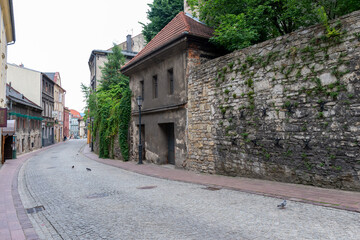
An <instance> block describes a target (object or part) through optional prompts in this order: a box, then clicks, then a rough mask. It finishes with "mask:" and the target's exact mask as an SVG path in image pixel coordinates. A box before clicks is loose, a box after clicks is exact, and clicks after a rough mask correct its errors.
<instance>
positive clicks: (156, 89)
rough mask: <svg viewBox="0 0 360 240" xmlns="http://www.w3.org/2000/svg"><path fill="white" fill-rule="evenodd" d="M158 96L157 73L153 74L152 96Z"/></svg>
mask: <svg viewBox="0 0 360 240" xmlns="http://www.w3.org/2000/svg"><path fill="white" fill-rule="evenodd" d="M157 97H158V79H157V75H155V76H153V98H157Z"/></svg>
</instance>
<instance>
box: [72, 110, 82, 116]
mask: <svg viewBox="0 0 360 240" xmlns="http://www.w3.org/2000/svg"><path fill="white" fill-rule="evenodd" d="M70 113H71V115H72V116H73V118H81V115H80V113H79V112H78V111H76V110H74V109H70Z"/></svg>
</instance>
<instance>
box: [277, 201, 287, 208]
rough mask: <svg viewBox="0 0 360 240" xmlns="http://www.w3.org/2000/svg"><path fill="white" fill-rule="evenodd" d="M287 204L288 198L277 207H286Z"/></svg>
mask: <svg viewBox="0 0 360 240" xmlns="http://www.w3.org/2000/svg"><path fill="white" fill-rule="evenodd" d="M285 206H286V200H284V201H283V202H282V203H280V204H279V205H277V207H278V208H281V209H283V208H285Z"/></svg>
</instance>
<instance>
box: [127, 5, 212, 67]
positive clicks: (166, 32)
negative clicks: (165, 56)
mask: <svg viewBox="0 0 360 240" xmlns="http://www.w3.org/2000/svg"><path fill="white" fill-rule="evenodd" d="M185 32H186V33H188V34H189V35H192V36H197V37H203V38H211V37H212V34H213V32H214V30H213V29H212V28H210V27H208V26H206V25H205V24H204V23H201V22H200V21H197V20H195V19H194V18H192V17H190V16H188V15H187V14H185V13H184V12H180V13H179V14H178V15H176V16H175V17H174V18H173V19H172V20H171V21H170V22H169V23H168V24H167V25H166V26H165V27H164V28H163V29H162V30H161V31H160V32H159V33H158V34H157V35H156V36H155V37H154V38H153V39H152V40H151V41H150V42H149V43H148V44H147V45H146V46H145V47H144V48H143V49H142V50H141V51H140V52H139V53H138V54H137V55H136V56H135V57H134V58H133V59H131V60H130V61H129V62H128V63H127V64H126V65H125V66H124V67H127V66H129V65H131V64H133V63H135V62H137V61H140V59H142V58H144V57H145V56H147V55H149V54H150V53H152V52H154V51H155V50H157V49H159V48H161V47H162V46H164V45H165V44H167V43H169V42H171V41H172V40H174V39H176V38H177V37H179V36H180V35H181V34H183V33H185ZM124 67H123V68H124Z"/></svg>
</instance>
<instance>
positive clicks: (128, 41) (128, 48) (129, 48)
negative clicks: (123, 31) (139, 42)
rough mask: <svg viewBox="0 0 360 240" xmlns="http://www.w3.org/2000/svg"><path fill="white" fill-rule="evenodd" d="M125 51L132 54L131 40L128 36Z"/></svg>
mask: <svg viewBox="0 0 360 240" xmlns="http://www.w3.org/2000/svg"><path fill="white" fill-rule="evenodd" d="M126 51H128V52H132V40H131V35H130V34H128V35H127V36H126Z"/></svg>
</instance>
